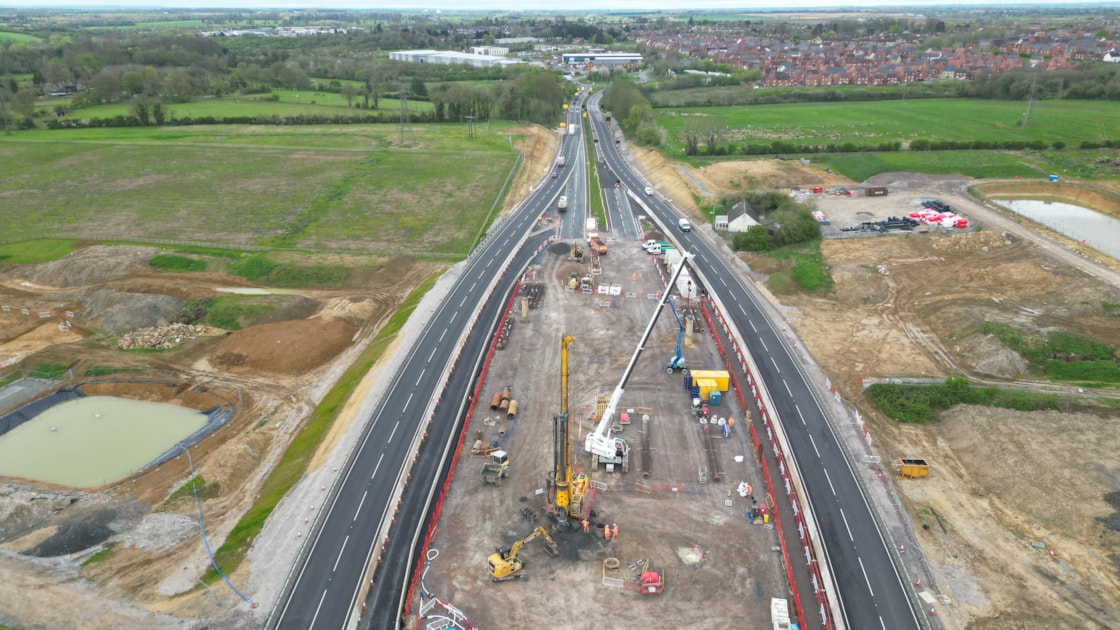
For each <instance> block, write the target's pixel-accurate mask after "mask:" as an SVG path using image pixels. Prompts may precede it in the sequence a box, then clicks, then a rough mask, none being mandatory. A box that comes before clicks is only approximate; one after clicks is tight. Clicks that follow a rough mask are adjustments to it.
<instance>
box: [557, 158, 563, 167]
mask: <svg viewBox="0 0 1120 630" xmlns="http://www.w3.org/2000/svg"><path fill="white" fill-rule="evenodd" d="M556 166H559V167H561V168H563V167H564V156H563V155H561V156H560V157H558V158H556Z"/></svg>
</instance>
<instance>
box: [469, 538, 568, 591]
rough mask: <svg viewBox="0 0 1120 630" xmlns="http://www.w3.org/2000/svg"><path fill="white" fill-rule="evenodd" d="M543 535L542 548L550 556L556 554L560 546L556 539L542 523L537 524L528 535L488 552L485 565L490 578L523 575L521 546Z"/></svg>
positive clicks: (503, 580)
mask: <svg viewBox="0 0 1120 630" xmlns="http://www.w3.org/2000/svg"><path fill="white" fill-rule="evenodd" d="M542 536H543V537H544V542H545V546H544V550H545V551H546V552H547V553H548V555H550V556H556V555H557V554H558V553H560V548H559V547H558V546H557V545H556V541H555V540H553V539H552V536H551V535H549V533H548V530H547V529H545V528H544V525H537V528H536V529H534V530H533V531H532V533H530V534H529V535H528V536H526V537H524V538H522V539H521V540H518V541H517V542H515V543H513V544H512V545H510V546H509V547H498V551H497V552H495V553H492V554H490V557H489V558H487V561H486V562H487V566H488V568H489V569H490V579H491V580H493V581H495V582H508V581H510V580H520V579H523V578H524V577H525V576H524V575H522V574H521V573H520V571H521V569H522V568H523V567H524V566H525V563H524V562H522V561H521V558H520V557H519V556H518V554H520V553H521V548H522V547H524V546H525V545H527V544H529V543H530V542H532V540H533V539H534V538H539V537H542Z"/></svg>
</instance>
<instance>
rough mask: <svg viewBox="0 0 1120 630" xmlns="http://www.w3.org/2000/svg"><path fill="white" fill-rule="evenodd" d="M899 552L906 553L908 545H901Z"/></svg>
mask: <svg viewBox="0 0 1120 630" xmlns="http://www.w3.org/2000/svg"><path fill="white" fill-rule="evenodd" d="M898 553H906V545H899V546H898Z"/></svg>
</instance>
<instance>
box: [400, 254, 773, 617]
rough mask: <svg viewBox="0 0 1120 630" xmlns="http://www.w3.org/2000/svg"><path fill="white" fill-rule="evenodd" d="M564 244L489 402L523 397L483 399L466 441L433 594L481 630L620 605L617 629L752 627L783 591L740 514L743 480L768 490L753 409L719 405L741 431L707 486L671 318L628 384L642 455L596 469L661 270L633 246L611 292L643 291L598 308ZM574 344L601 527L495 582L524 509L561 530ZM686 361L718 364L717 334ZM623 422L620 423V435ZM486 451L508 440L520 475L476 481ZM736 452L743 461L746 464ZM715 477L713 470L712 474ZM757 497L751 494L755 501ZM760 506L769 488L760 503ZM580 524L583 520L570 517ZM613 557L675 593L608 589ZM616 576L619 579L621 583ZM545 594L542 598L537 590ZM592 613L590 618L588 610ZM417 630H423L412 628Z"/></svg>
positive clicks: (539, 549) (495, 375)
mask: <svg viewBox="0 0 1120 630" xmlns="http://www.w3.org/2000/svg"><path fill="white" fill-rule="evenodd" d="M566 253H567V247H566V245H564V244H558V245H554V246H553V247H552V248H550V250H548V253H547V254H545V255H544V258H543V263H542V265H541V267H540V269H539V270H538V272H537V273H536V274H535V276H534V281H539V282H541V283H543V285H544V287H545V293H544V298H543V302H542V306H541V307H540V308H539V309H537V310H532V311H530V314H529V320H528V322H525V321H523V320H522V319H521V318H520V317H517V318H516V319H517V321H516V323H515V324H514V326H513V332H512V334H511V338H510V342H509V345H507V346H506V347H505V348H504V349H503V350H501V351H500V352H498V353H496V355H495V357H494V360H493V362H492V363H491V365H490V370H489V373H488V374H487V377H486V380H485V382H484V386H483V387H484V389H483V391H484V396H483V397H482V398H483V401H484V402H488V401H489V400H490V398H491V395H492V394H493V393H495V392H499V391H500V390H501V389H502V388H503V387H506V386H509V387H511V390H512V397H513V398H514V399H515V400H516V401H517V402H518V409H519V416H518V418H517V420H516V422H512V421H510V420H509V419H508V418H505V414H499V413H498V412H495V411H491V410H490V408H489V407H488V406H486V405H479V406H478V407H476V410H475V413H474V415H473V416H472V418H471V419H470V423H471V424H470V427H469V429H468V438H469V439H468V440H467V444H466V445H465V449H464V452H463V453H461V454H460V460H459V462H460V463H459V467H458V469H457V471H456V474H455V476H454V478H453V481H452V484H451V488H450V491H449V492H448V495H447V499H446V501H445V503H444V506H443V515H444V516H443V517H442V518H441V520H440V523H439V526H438V528H437V530H436V535H435V537H434V538H433V541H432V547H433V548H435V549H436V550H438V556H437V557H436V558H435V559H434V560H433V561H432V562H431V565H430V570H429V571H428V572H427V573H426V575H425V578H424V585H423V587H424V588H423V590H425V591H427V592H430V593H432V594H434V595H435V596H437V597H439V598H442V599H445V600H448V601H450V602H451V603H452V604H454V605H455V606H457V607H458V608H460V609H461V610H463V611H464V612H466V613H467V615H468V616H469V617H470V619H471V620H472V622H473V623H474V624H476V625H477V626H478V627H498V626H506V627H530V626H532V625H535V624H537V623H538V622H539V620H540V619H543V618H548V617H552V618H555V615H556V611H565V612H564V613H563V614H564V617H563V620H562V621H560V622H558V623H559V624H560V625H562V626H563V627H565V628H599V627H602V625H603V622H604V617H603V616H602V615H603V613H600V612H594V613H592V612H590V611H610V613H609V617H610V620H609V623H608V625H609V626H610V627H612V628H641V627H648V626H649V624H650V623H651V620H652V619H657V620H658V622H657V623H656V624H655V625H659V626H660V627H720V626H734V625H736V624H739V623H741V622H742V620H745V619H751V618H754V619H762V618H767V616H768V615H769V612H768V610H769V605H770V602H769V600H770V598H771V597H782V598H785V597H787V596H788V587H787V586H786V583H785V577H784V576H785V573H784V569H783V567H782V564H781V555H780V554H778V553H775V552H774V551H773V549H774V545H777V544H778V543H777V537H776V533H775V532H774V531H773V530H772V529H771V528H770V527H769V526H767V525H762V524H753V525H752V524H748V523H747V522H746V520H745V518H744V514H745V511H746V509H747V508H748V507H749V506H750V499H747V498H743V497H740V496H739V495H738V494H736V493H735V492H733V490H734V489H735V488H736V487H737V486H738V484H739V482H741V481H746V482H748V483H751V484H753V486H754V488H761V487H763V485H764V482H763V480H762V478H761V472H760V470H759V468H758V467H757V464H756V463H755V461H754V458H753V456H752V453H751V449H750V446H749V440H750V438H749V435H748V434H747V432H746V431H744V430H742V427H743V426H744V425H743V423H742V418H743V416H742V412H741V411H740V410H739V409H738V407H737V402H736V403H734V404H731V403H726V404H724V405H722V406H720V407H716V408H714V412H715V413H717V414H720V415H722V416H724V417H726V416H727V415H730V416H731V417H734V418H737V419H738V424H736V426H737V427H738V428H736V429H734V430H733V432H732V434H731V437H730V438H727V439H724V438H717V439H716V440H715V442H716V450H717V460H718V461H719V468H720V472H722V473H723V481H720V482H718V483H716V482H709V483H707V484H701V483H700V482H699V470H700V468H701V467H705V468H707V467H708V460H707V458H706V455H705V451H704V442H703V438H702V428H701V426H700V425H699V424H698V422H697V421H696V419H695V418H693V417H692V415H691V413H690V411H689V400H688V397H687V395H686V392H684V391H683V390H682V389H681V377H680V375H672V376H670V375H667V374H665V372H664V370H663V363H664V361H665V360H667V359H668V358H669V357H670V356H671V355H672V354H673V348H674V345H675V343H676V337H677V331H678V330H679V328H678V326H677V323H676V321H675V319H674V318H673V317H672V314H671V313H670V312H669V311H668V309H666V312H664V313H663V314H662V315H661V317H660V318H659V320H658V322H657V327H656V328H655V330H654V334H653V336H652V337H651V341H650V342H649V343H647V344H646V351H645V352H644V353H643V355H642V356H641V358H640V359H639V361H638V363H637V365H636V367H635V370H634V375H633V376H632V378H631V379H630V381H629V383H628V384H627V387H626V390H625V395H624V396H623V398H622V400H621V403H620V406H619V411H626V410H628V409H634V410H635V413H634V414H631V415H632V416H633V420H632V423H631V424H630V425H629V426H628V427H625V428H623V431H622V433H621V435H622V436H623V437H624V439H626V440H628V443H629V444H630V445H631V455H630V471H629V472H628V473H620V472H615V473H606V472H604V470H603V469H602V467H599V468H598V470H592V468H591V461H590V456H589V455H587V454H585V453H583V452H582V439H581V438H580V436H582V435H584V434H586V432H588V431H590V430H591V417H592V415H593V412H594V402H595V399H596V397H597V396H609V395H610V393H611V391H612V390H613V388H614V387H615V385H616V384H617V382H618V379H619V377H620V376H621V373H622V371H623V368H625V366H626V363H627V362H628V360H629V358H630V355H631V354H632V353H633V350H634V346H635V345H636V343H637V341H638V337H639V336H640V334H641V331H642V330H643V329H644V326H645V324H646V322H647V321H648V319H649V317H650V315H651V314H652V312H653V306H654V302H653V301H652V300H649V299H646V295H647V294H651V293H654V292H655V291H657V289H658V283H659V280H658V277H657V275H656V273H655V270H654V267H653V264H652V260H651V259H650V257H649V256H648V255H647V254H645V253H644V252H643V251H642V250H641V249H640V247H639V245H638V241H634V242H626V241H622V242H617V243H614V244H613V245H612V246H611V250H610V252H609V253H608V254H606V255H605V256H603V257H602V265H603V268H604V274H603V276H600V279H599V281H600V283H601V284H621V285H622V291H623V292H624V293H625V292H634V293H636V294H638V295H640V296H641V297H631V298H614V299H605V300H600V299H593V298H591V297H590V296H585V295H582V294H580V293H571V292H568V291H565V290H564V289H563V283H564V282H565V281H566V280H567V278H568V274H569V272H570V271H572V270H575V269H577V268H579V265H577V264H576V263H572V262H568V261H567V260H566ZM563 334H571V335H573V336H575V338H576V339H575V341H574V342H573V343H572V344H571V346H570V347H569V370H570V373H571V377H570V382H569V390H570V394H569V411H570V418H571V427H570V432H571V434H572V441H573V445H572V448H573V451H574V452H573V455H574V460H573V461H574V465H575V467H576V469H577V471H582V472H586V473H588V474H590V475H591V478H592V479H593V480H594V481H596V482H601V483H603V484H605V485H604V487H603V489H602V490H599V491H598V493H597V494H596V495H595V498H594V509H595V511H596V516H594V517H593V518H592V519H591V522H590V532H589V533H584V532H583V531H582V530H580V529H579V528H578V527H577V528H576V530H575V531H568V530H559V531H556V532H554V533H553V536H554V537H555V539H556V540H557V542H558V544H559V547H560V555H559V557H557V558H550V557H549V556H548V555H546V554H545V552H544V549H543V546H542V545H541V543H540V541H533V542H531V543H529V544H528V545H527V546H526V547H525V548H524V549H523V551H522V552H521V558H522V559H523V560H524V562H525V569H523V572H524V574H525V575H526V576H527V580H523V581H515V582H507V583H500V584H495V583H493V582H492V581H491V579H490V576H489V574H488V572H487V568H486V562H487V556H488V555H489V554H490V553H492V552H493V551H494V549H495V548H496V547H497V546H499V545H509V544H511V543H512V542H514V541H515V540H516V539H518V538H521V537H524V536H526V535H527V534H529V533H530V532H531V531H533V529H534V527H535V524H534V522H533V521H531V520H528V519H526V518H525V516H524V515H523V510H527V511H528V513H529V514H531V515H533V516H534V517H535V518H537V519H539V522H540V523H542V524H545V525H546V526H551V525H552V521H551V520H550V519H549V517H547V516H545V512H544V509H545V507H546V499H547V491H545V490H544V488H545V487H546V485H547V484H546V479H547V476H548V474H549V472H550V471H551V469H552V466H553V455H554V450H553V445H554V436H553V416H554V414H556V413H558V412H559V410H560V396H559V380H560V338H561V336H562V335H563ZM683 353H684V355H685V356H686V358H687V359H688V360H689V364H690V365H691V366H693V367H694V368H697V369H698V368H699V367H708V368H710V369H711V368H716V367H717V366H718V365H719V360H718V358H717V354H716V350H715V347H714V344H713V343H712V341H711V339H710V336H709V335H708V334H707V333H706V332H703V333H696V334H694V335H693V336H692V338H691V339H690V340H689V339H686V340H685V341H684V344H683ZM642 408H645V409H648V410H650V411H651V412H652V418H651V421H650V425H649V426H650V437H649V439H650V457H651V459H650V462H649V470H650V475H649V476H648V477H643V476H642V473H641V471H642V469H643V461H642V455H641V448H640V444H641V423H640V421H639V420H638V412H637V411H636V410H638V409H642ZM620 426H621V425H620ZM476 431H478V432H481V436H482V439H483V441H484V442H490V441H491V440H497V439H500V438H501V437H502V436H504V438H505V442H504V446H505V448H507V450H508V451H509V453H510V462H511V474H510V477H509V478H507V479H506V480H504V481H503V483H502V485H501V486H500V487H496V486H493V485H488V484H485V483H484V482H483V480H482V478H481V476H480V475H479V471H480V470H481V468H482V465H483V462H484V461H485V460H484V459H483V458H481V457H471V456H470V454H469V450H470V447H471V444H472V443H473V441H474V436H475V432H476ZM736 457H740V458H742V461H738V462H737V461H735V458H736ZM709 470H711V469H709ZM757 492H758V491H757V490H756V493H757ZM758 496H759V497H760V498H761V496H762V493H758ZM573 522H574V521H573ZM604 524H617V525H618V528H619V537H618V539H617V540H614V541H611V542H606V541H604V540H603V535H602V529H601V527H600V526H601V525H604ZM608 558H615V559H618V560H619V562H620V563H621V567H622V573H621V574H620V576H621V577H625V578H626V579H631V577H632V576H631V570H630V569H629V567H630V565H631V564H632V563H634V562H636V561H639V560H641V559H646V558H648V559H651V560H652V561H653V562H655V563H657V564H659V565H660V566H661V567H662V569H663V570H664V572H665V574H666V576H667V578H666V588H665V592H664V593H663V594H662V595H660V596H657V597H654V596H646V597H643V596H641V595H639V594H638V593H636V592H634V591H633V590H629V589H619V588H615V587H610V586H606V585H604V582H603V576H604V569H603V565H604V561H605V560H607V559H608ZM610 575H612V576H613V574H610ZM542 587H544V589H546V590H547V596H542V595H541V594H542V592H543V591H542ZM582 611H588V612H586V613H584V612H582ZM417 627H419V626H417Z"/></svg>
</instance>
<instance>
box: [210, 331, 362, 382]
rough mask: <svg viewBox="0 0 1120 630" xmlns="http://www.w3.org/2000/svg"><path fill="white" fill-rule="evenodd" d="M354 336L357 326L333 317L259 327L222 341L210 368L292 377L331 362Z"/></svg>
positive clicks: (236, 333)
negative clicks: (212, 366)
mask: <svg viewBox="0 0 1120 630" xmlns="http://www.w3.org/2000/svg"><path fill="white" fill-rule="evenodd" d="M357 332H358V327H357V326H355V325H353V324H351V323H350V322H347V321H345V320H342V319H339V318H336V317H332V318H328V319H323V318H314V319H305V320H298V321H288V322H277V323H274V324H261V325H260V326H254V327H252V328H249V329H248V330H241V331H238V332H235V333H231V334H230V335H229V336H228V337H226V338H225V339H223V340H222V342H221V343H220V344H218V347H217V348H215V349H214V352H213V354H212V355H211V364H212V365H214V366H215V367H219V368H222V369H226V370H230V371H234V372H236V371H242V370H245V371H250V372H252V371H260V372H267V373H270V374H282V375H285V376H294V375H297V374H302V373H304V372H307V371H308V370H313V369H315V368H317V367H319V366H320V365H323V364H324V363H326V362H327V361H329V360H330V359H333V358H334V357H335V356H337V355H338V354H339V353H340V352H342V351H343V350H345V349H346V347H348V346H349V345H350V344H351V343H352V342H353V339H354V335H355V334H356V333H357Z"/></svg>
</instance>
